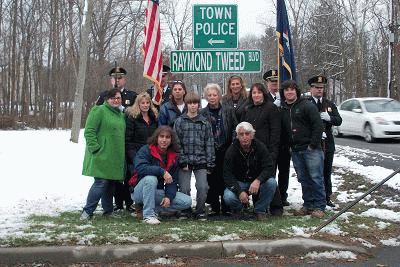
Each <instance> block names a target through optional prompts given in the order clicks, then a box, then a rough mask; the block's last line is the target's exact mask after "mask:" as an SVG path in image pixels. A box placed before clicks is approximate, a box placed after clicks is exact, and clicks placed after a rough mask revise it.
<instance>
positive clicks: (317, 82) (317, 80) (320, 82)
mask: <svg viewBox="0 0 400 267" xmlns="http://www.w3.org/2000/svg"><path fill="white" fill-rule="evenodd" d="M327 82H328V80H327V79H326V77H325V76H322V75H318V76H314V77H312V78H310V79H309V80H308V84H309V85H310V86H318V87H323V86H324V85H325V84H326V83H327Z"/></svg>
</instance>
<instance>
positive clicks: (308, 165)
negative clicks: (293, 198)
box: [292, 149, 326, 211]
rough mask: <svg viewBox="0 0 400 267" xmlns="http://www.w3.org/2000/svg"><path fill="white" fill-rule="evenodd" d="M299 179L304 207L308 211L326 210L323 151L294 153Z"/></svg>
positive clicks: (294, 162)
mask: <svg viewBox="0 0 400 267" xmlns="http://www.w3.org/2000/svg"><path fill="white" fill-rule="evenodd" d="M292 160H293V165H294V169H295V170H296V173H297V178H298V180H299V182H300V184H301V190H302V194H303V201H304V204H303V206H304V207H305V208H307V209H320V210H322V211H323V210H325V207H326V198H325V186H324V174H323V170H324V154H323V152H322V150H321V149H306V150H302V151H296V152H292Z"/></svg>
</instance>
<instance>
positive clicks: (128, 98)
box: [96, 67, 137, 211]
mask: <svg viewBox="0 0 400 267" xmlns="http://www.w3.org/2000/svg"><path fill="white" fill-rule="evenodd" d="M126 74H127V72H126V70H125V69H124V68H122V67H115V68H112V69H111V70H110V71H109V72H108V75H109V76H110V82H111V85H112V87H113V88H118V89H119V90H120V91H121V98H122V101H121V106H120V108H121V110H122V111H124V110H125V108H126V107H129V106H132V105H133V104H134V103H135V100H136V96H137V93H136V92H134V91H131V90H128V89H126V88H125V85H126V80H127V79H126ZM107 91H108V90H106V91H104V92H102V93H101V94H100V95H99V97H98V98H97V100H96V105H101V104H103V102H104V97H105V96H106V95H107ZM128 176H129V175H128V172H127V174H126V177H125V181H124V183H120V182H116V183H115V192H114V199H115V206H114V211H118V210H123V208H124V201H125V208H126V210H128V211H133V210H132V207H131V206H132V204H133V201H132V199H131V194H130V192H129V185H128V179H129V177H128Z"/></svg>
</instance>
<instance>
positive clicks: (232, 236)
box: [208, 234, 240, 242]
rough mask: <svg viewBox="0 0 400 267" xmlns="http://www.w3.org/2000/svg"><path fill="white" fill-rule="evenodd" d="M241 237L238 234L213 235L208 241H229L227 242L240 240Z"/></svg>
mask: <svg viewBox="0 0 400 267" xmlns="http://www.w3.org/2000/svg"><path fill="white" fill-rule="evenodd" d="M239 239H240V237H239V235H237V234H229V235H222V236H221V235H211V236H210V237H209V238H208V241H211V242H215V241H227V240H239Z"/></svg>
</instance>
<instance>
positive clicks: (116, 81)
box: [96, 67, 137, 109]
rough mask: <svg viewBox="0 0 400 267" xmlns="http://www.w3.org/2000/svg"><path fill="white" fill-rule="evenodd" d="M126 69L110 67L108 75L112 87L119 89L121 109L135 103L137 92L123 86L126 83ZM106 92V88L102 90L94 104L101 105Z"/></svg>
mask: <svg viewBox="0 0 400 267" xmlns="http://www.w3.org/2000/svg"><path fill="white" fill-rule="evenodd" d="M126 74H127V72H126V70H125V69H124V68H121V67H115V68H112V69H111V70H110V71H109V72H108V75H109V76H110V82H111V85H112V87H113V88H114V87H115V88H118V89H119V90H120V91H121V97H122V102H121V105H122V106H123V109H125V108H126V107H129V106H132V105H133V103H135V99H136V96H137V93H136V92H134V91H130V90H128V89H126V88H125V85H126V80H127V79H126ZM106 94H107V90H106V91H104V92H102V93H101V94H100V95H99V97H98V98H97V100H96V105H101V104H103V102H104V96H105V95H106Z"/></svg>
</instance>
